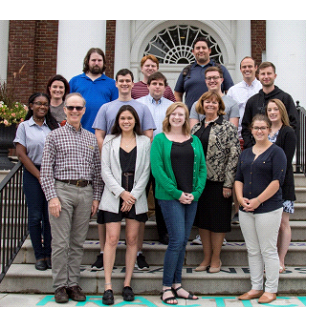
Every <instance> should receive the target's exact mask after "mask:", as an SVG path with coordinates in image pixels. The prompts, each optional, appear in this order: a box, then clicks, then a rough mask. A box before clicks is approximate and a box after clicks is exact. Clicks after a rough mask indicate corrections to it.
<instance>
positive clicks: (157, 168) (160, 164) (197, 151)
mask: <svg viewBox="0 0 326 327" xmlns="http://www.w3.org/2000/svg"><path fill="white" fill-rule="evenodd" d="M192 139H193V141H192V142H191V145H192V147H193V149H194V173H193V191H192V195H193V196H194V201H198V199H199V197H200V196H201V194H202V192H203V190H204V187H205V184H206V176H207V171H206V161H205V155H204V150H203V146H202V144H201V142H200V140H199V138H198V137H197V136H195V135H192ZM172 143H173V142H172V141H170V140H169V139H168V138H167V137H166V136H165V134H164V133H160V134H157V135H156V136H155V137H154V141H153V143H152V147H151V168H152V174H153V176H154V178H155V184H156V186H155V197H156V198H157V199H159V200H179V198H180V197H181V194H182V191H181V190H178V189H177V181H176V179H175V176H174V173H173V169H172V164H171V148H172Z"/></svg>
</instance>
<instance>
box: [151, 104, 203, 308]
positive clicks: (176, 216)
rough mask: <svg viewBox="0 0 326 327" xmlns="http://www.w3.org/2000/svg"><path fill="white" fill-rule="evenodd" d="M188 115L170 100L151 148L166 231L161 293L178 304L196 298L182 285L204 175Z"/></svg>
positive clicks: (196, 141) (170, 302)
mask: <svg viewBox="0 0 326 327" xmlns="http://www.w3.org/2000/svg"><path fill="white" fill-rule="evenodd" d="M188 118H189V110H188V108H187V106H186V105H185V104H183V103H182V102H175V103H173V104H172V105H171V106H170V107H169V108H168V109H167V111H166V116H165V119H164V121H163V133H160V134H158V135H156V136H155V138H154V141H153V144H152V148H151V168H152V172H153V176H154V178H155V182H156V187H155V197H156V198H157V199H158V203H159V205H160V207H161V210H162V213H163V217H164V221H165V224H166V227H167V230H168V234H169V245H168V248H167V251H166V253H165V258H164V270H163V294H162V296H161V299H162V301H164V302H165V303H167V304H177V303H178V302H177V299H176V298H177V297H179V298H185V299H191V300H197V299H198V297H197V296H195V295H194V294H192V293H191V292H188V291H186V290H184V289H183V288H182V286H181V274H182V265H183V261H184V256H185V250H186V244H187V241H188V238H189V234H190V231H191V228H192V225H193V221H194V219H195V215H196V210H197V203H198V199H199V197H200V195H201V193H202V192H203V190H204V187H205V182H206V174H207V172H206V162H205V157H204V151H203V147H202V145H201V142H200V140H199V139H198V138H197V137H196V136H194V135H191V134H190V126H189V119H188Z"/></svg>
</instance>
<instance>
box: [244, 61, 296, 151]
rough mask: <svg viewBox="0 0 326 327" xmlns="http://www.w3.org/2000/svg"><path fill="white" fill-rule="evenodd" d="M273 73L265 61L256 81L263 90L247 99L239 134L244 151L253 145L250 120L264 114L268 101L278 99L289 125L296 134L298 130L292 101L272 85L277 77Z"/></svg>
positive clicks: (269, 64)
mask: <svg viewBox="0 0 326 327" xmlns="http://www.w3.org/2000/svg"><path fill="white" fill-rule="evenodd" d="M275 72H276V69H275V66H274V64H273V63H271V62H268V61H265V62H262V63H261V64H260V65H259V68H258V79H259V81H260V83H261V84H262V86H263V88H262V89H261V90H260V91H259V92H258V93H257V94H255V95H253V96H252V97H251V98H249V99H248V101H247V104H246V107H245V111H244V115H243V118H242V131H241V134H242V138H243V140H244V148H245V149H246V148H250V147H252V146H253V145H254V144H255V141H254V138H253V137H252V134H251V130H250V124H251V121H252V118H253V117H254V116H255V115H256V114H265V106H266V104H267V102H268V101H269V100H270V99H279V100H281V101H282V102H283V103H284V105H285V108H286V110H287V113H288V115H289V119H290V125H291V126H292V127H293V129H294V130H295V131H296V132H298V130H299V118H298V113H297V110H296V108H295V104H294V101H293V99H292V97H291V95H290V94H288V93H286V92H284V91H282V90H281V89H280V88H278V87H277V86H276V85H274V82H275V79H276V77H277V74H276V73H275Z"/></svg>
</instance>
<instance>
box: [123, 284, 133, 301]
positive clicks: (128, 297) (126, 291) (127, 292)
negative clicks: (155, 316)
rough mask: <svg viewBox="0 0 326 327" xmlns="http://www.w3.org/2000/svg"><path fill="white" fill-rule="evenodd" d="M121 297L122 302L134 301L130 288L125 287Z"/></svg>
mask: <svg viewBox="0 0 326 327" xmlns="http://www.w3.org/2000/svg"><path fill="white" fill-rule="evenodd" d="M122 297H123V300H124V301H133V300H134V299H135V295H134V292H133V291H132V288H131V287H130V286H125V287H124V288H123V289H122Z"/></svg>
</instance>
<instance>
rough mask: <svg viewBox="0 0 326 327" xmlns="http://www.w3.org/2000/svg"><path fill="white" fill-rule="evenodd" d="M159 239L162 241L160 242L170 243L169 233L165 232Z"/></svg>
mask: <svg viewBox="0 0 326 327" xmlns="http://www.w3.org/2000/svg"><path fill="white" fill-rule="evenodd" d="M159 241H160V243H162V244H164V245H169V235H168V234H164V235H162V236H160V237H159Z"/></svg>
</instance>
